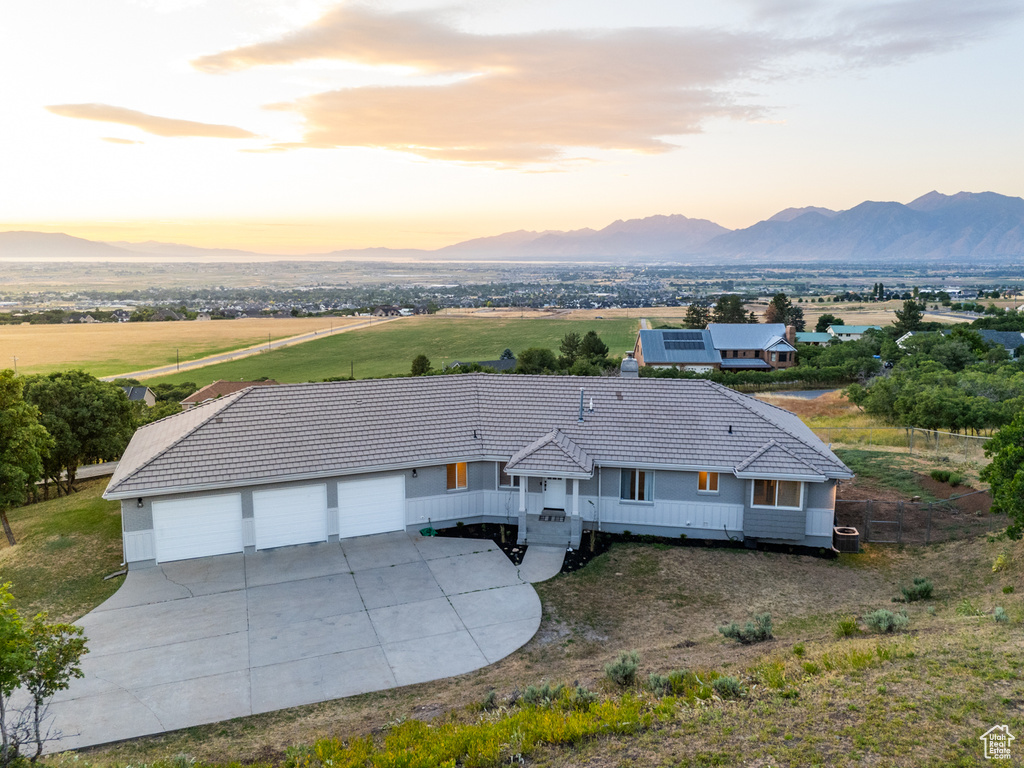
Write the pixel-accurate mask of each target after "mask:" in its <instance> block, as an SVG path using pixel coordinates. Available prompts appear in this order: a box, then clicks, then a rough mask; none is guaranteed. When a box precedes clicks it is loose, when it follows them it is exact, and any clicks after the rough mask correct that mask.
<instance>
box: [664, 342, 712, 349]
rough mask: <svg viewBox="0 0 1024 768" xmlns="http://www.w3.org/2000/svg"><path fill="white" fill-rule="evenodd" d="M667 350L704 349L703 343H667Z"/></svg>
mask: <svg viewBox="0 0 1024 768" xmlns="http://www.w3.org/2000/svg"><path fill="white" fill-rule="evenodd" d="M665 349H704V342H703V341H666V342H665Z"/></svg>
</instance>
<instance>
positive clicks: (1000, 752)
mask: <svg viewBox="0 0 1024 768" xmlns="http://www.w3.org/2000/svg"><path fill="white" fill-rule="evenodd" d="M980 738H981V740H982V741H983V742H984V743H985V759H986V760H1009V759H1010V742H1011V741H1013V740H1014V738H1016V737H1015V736H1014V735H1013V734H1012V733H1010V726H1008V725H993V726H992V727H991V728H989V729H988V730H987V731H985V732H984V733H983V734H981V736H980Z"/></svg>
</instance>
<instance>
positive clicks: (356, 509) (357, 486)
mask: <svg viewBox="0 0 1024 768" xmlns="http://www.w3.org/2000/svg"><path fill="white" fill-rule="evenodd" d="M338 517H339V524H340V530H341V537H342V538H343V539H344V538H348V537H351V536H367V535H369V534H371V533H387V532H388V531H404V530H405V475H398V476H392V477H372V478H368V479H366V480H344V481H342V482H340V483H338Z"/></svg>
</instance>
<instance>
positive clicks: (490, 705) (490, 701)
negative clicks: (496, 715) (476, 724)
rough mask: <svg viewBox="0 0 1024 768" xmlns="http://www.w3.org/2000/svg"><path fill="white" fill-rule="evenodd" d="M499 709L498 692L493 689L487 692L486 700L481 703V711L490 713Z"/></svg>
mask: <svg viewBox="0 0 1024 768" xmlns="http://www.w3.org/2000/svg"><path fill="white" fill-rule="evenodd" d="M497 708H498V692H497V691H495V690H494V689H493V688H492V689H491V690H489V691H488V692H487V695H486V696H484V700H483V701H481V702H480V709H482V710H484V711H485V712H490V711H491V710H492V709H497Z"/></svg>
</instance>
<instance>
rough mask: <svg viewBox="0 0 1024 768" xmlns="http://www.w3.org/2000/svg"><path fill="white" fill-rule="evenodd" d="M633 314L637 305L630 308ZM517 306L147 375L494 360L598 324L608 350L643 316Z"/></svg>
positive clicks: (312, 375) (326, 372)
mask: <svg viewBox="0 0 1024 768" xmlns="http://www.w3.org/2000/svg"><path fill="white" fill-rule="evenodd" d="M633 312H634V314H635V310H634V311H633ZM519 314H520V313H518V312H515V313H497V312H495V313H489V314H487V315H484V314H483V313H474V314H468V313H459V314H454V313H453V314H451V315H433V316H419V317H410V318H406V319H403V320H400V321H398V322H394V323H387V324H385V325H381V326H379V327H376V328H367V329H360V330H354V331H351V332H349V333H344V334H340V335H336V336H331V337H328V338H324V339H319V340H314V341H310V342H308V343H305V344H299V345H296V346H293V347H288V348H286V349H280V350H272V351H270V352H267V353H265V354H260V355H254V356H252V357H248V358H245V359H243V360H235V361H231V362H227V363H218V364H216V365H211V366H208V367H205V368H200V369H198V370H192V371H187V372H182V373H176V374H173V375H170V376H160V377H156V378H151V379H147V382H149V383H164V382H167V383H179V382H183V381H192V382H195V383H196V384H198V385H199V386H204V385H206V384H208V383H210V382H212V381H216V380H217V379H241V380H252V379H256V378H260V377H262V376H266V377H269V378H271V379H276V380H277V381H280V382H290V383H294V382H303V381H319V380H322V379H326V378H329V377H332V376H348V375H349V374H350V372H354V374H355V377H356V378H357V379H365V378H373V377H379V376H388V375H394V374H407V373H408V372H409V368H410V366H411V364H412V360H413V358H414V357H416V356H417V355H419V354H424V355H426V356H427V357H428V358H430V362H431V364H432V366H433V367H434V368H440V367H441V366H442V365H444V364H446V363H451V362H452V361H453V360H463V361H473V360H496V359H497V358H498V357H500V356H501V353H502V351H503V350H504V349H506V348H509V349H511V350H512V351H513V352H515V353H517V354H518V353H519V352H521V351H522V350H524V349H527V348H529V347H538V346H539V347H548V348H550V349H554V350H557V349H558V345H559V344H560V343H561V340H562V337H563V336H565V334H567V333H571V332H576V333H579V334H580V335H583V334H585V333H586V332H587V331H589V330H595V331H597V332H598V334H599V335H600V336H601V339H602V340H603V341H604V343H605V344H607V345H608V348H609V351H610V354H612V355H621V354H622V353H623V352H624V351H625V350H627V349H632V348H633V345H634V342H635V341H636V332H637V329H638V328H639V327H640V324H639V320H638V319H635V318H626V317H606V318H605V319H603V320H598V319H596V318H595V317H594V316H593V315H592V314H587V313H579V314H575V313H574V314H571V315H570V314H559V315H547V314H545V315H540V316H536V315H535V316H533V317H530V316H526V317H522V318H521V317H520V316H519Z"/></svg>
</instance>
